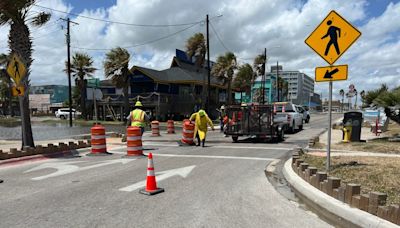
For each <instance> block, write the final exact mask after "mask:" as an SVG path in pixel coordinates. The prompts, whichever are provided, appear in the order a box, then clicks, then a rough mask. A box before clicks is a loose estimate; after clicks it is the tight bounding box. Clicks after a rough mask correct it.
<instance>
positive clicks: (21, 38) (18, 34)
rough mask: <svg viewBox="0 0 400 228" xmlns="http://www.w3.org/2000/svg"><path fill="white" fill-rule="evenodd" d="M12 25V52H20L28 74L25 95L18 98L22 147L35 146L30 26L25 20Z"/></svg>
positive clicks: (22, 83) (23, 84)
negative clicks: (30, 109)
mask: <svg viewBox="0 0 400 228" xmlns="http://www.w3.org/2000/svg"><path fill="white" fill-rule="evenodd" d="M10 27H11V28H10V35H9V44H10V49H11V53H16V54H18V55H19V57H20V58H21V60H22V61H23V63H24V64H25V66H26V69H27V73H26V76H25V77H24V78H23V79H22V80H21V83H20V84H21V85H22V86H24V87H25V95H24V96H22V97H19V98H18V100H19V106H20V112H21V129H22V147H24V146H31V147H34V146H35V144H34V142H33V135H32V126H31V117H30V112H29V73H30V66H31V64H32V42H31V40H30V37H29V28H28V26H26V24H25V22H23V21H18V22H13V23H12V24H11V26H10Z"/></svg>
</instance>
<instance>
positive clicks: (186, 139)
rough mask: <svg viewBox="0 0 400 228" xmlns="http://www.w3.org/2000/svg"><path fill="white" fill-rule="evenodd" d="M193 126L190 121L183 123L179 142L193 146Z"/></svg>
mask: <svg viewBox="0 0 400 228" xmlns="http://www.w3.org/2000/svg"><path fill="white" fill-rule="evenodd" d="M193 136H194V124H193V123H191V122H190V120H184V121H183V130H182V139H181V142H182V143H184V144H188V145H193V144H194V142H193Z"/></svg>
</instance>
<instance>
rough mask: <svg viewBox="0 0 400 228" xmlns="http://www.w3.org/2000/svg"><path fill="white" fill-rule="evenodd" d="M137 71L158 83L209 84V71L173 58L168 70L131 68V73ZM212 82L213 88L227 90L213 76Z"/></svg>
mask: <svg viewBox="0 0 400 228" xmlns="http://www.w3.org/2000/svg"><path fill="white" fill-rule="evenodd" d="M135 71H139V72H140V73H142V74H144V75H146V76H148V77H149V78H151V79H152V80H154V81H155V82H157V83H183V84H185V83H190V84H199V85H202V84H203V80H204V79H205V80H206V82H207V69H205V68H198V67H196V66H194V65H192V64H189V63H185V62H183V61H180V60H179V59H178V58H176V57H174V58H173V60H172V63H171V67H170V68H168V69H165V70H153V69H150V68H146V67H140V66H134V67H132V68H131V72H132V73H133V74H135ZM210 80H211V85H212V86H217V87H223V88H225V86H224V85H223V83H222V82H221V81H219V80H218V79H217V78H215V77H213V76H211V79H210Z"/></svg>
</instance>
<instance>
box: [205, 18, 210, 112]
mask: <svg viewBox="0 0 400 228" xmlns="http://www.w3.org/2000/svg"><path fill="white" fill-rule="evenodd" d="M206 23H207V77H208V78H207V82H208V84H207V103H206V110H207V113H208V114H210V96H211V84H210V83H211V82H210V80H211V72H210V71H211V69H210V36H209V30H208V24H209V23H210V21H209V20H208V14H207V16H206Z"/></svg>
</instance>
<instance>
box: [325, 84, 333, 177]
mask: <svg viewBox="0 0 400 228" xmlns="http://www.w3.org/2000/svg"><path fill="white" fill-rule="evenodd" d="M328 112H329V114H328V115H329V118H328V145H327V148H326V171H327V172H329V169H330V167H331V131H332V81H330V82H329V104H328Z"/></svg>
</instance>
